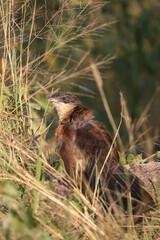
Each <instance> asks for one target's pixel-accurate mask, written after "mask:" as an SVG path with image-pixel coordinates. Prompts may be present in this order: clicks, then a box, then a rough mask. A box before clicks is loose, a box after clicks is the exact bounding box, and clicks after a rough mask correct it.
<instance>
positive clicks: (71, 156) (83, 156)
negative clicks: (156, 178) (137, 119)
mask: <svg viewBox="0 0 160 240" xmlns="http://www.w3.org/2000/svg"><path fill="white" fill-rule="evenodd" d="M48 100H49V101H50V102H52V104H53V106H54V108H55V109H56V111H57V114H58V118H59V123H58V127H57V128H56V130H55V136H56V152H57V153H58V154H59V156H60V158H61V159H62V160H63V162H64V166H65V169H66V172H67V173H68V175H69V176H70V177H71V178H72V179H74V180H76V181H77V184H78V186H79V187H80V186H81V185H82V192H83V193H84V194H86V195H87V194H88V197H89V199H90V200H91V201H92V199H93V196H95V194H96V196H97V197H99V199H100V200H101V202H102V205H103V206H104V208H105V209H108V208H109V207H111V208H112V210H113V212H116V210H115V209H118V211H119V213H123V214H124V216H126V215H127V214H128V213H129V194H130V196H131V197H130V199H131V206H132V213H133V216H134V222H135V223H138V222H140V221H142V215H143V213H145V212H147V211H149V210H150V209H151V208H152V207H153V206H154V201H153V198H152V197H151V195H150V194H149V193H148V192H147V191H146V190H145V189H144V187H143V183H142V182H141V181H140V179H139V178H138V177H137V176H136V175H134V174H133V173H131V172H130V171H129V170H127V169H126V168H125V166H122V165H121V164H120V159H119V154H118V151H117V148H116V146H115V144H114V143H113V140H112V138H111V135H110V133H109V131H108V130H107V128H106V127H105V125H104V124H103V123H101V122H99V121H97V120H95V118H94V114H93V110H91V109H89V108H87V107H85V106H83V105H82V103H81V101H80V100H79V98H78V97H77V96H75V95H73V94H71V93H68V92H56V93H54V94H53V95H52V96H51V97H50V98H49V99H48Z"/></svg>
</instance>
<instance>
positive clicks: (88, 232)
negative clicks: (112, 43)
mask: <svg viewBox="0 0 160 240" xmlns="http://www.w3.org/2000/svg"><path fill="white" fill-rule="evenodd" d="M68 4H69V3H68V1H63V3H62V4H61V5H60V7H59V8H58V10H57V11H55V13H54V14H53V15H52V17H51V18H50V19H48V21H46V22H45V24H44V25H42V27H41V28H40V29H38V30H37V29H36V21H37V18H38V17H39V16H40V11H41V9H38V8H37V7H36V1H34V4H33V6H32V3H31V1H23V3H21V2H18V1H17V2H16V3H15V8H14V9H13V6H12V5H11V4H10V1H1V4H0V15H1V22H0V33H1V48H0V56H1V60H0V61H1V64H0V65H1V73H0V219H1V220H0V239H7V240H8V239H16V240H18V239H36V240H39V239H93V240H95V239H124V240H125V239H126V240H129V239H130V240H131V239H145V240H150V239H157V237H158V231H159V225H160V218H159V210H156V211H155V214H153V216H151V217H148V218H145V219H144V222H143V224H141V225H138V226H134V225H133V223H132V221H131V222H130V225H128V226H127V228H126V226H125V224H124V223H123V221H122V220H121V219H119V218H118V217H115V216H113V215H112V213H111V209H109V211H108V212H107V213H106V214H105V215H104V214H103V213H102V211H101V205H100V203H99V201H98V199H97V198H96V197H95V201H94V205H91V204H90V202H89V200H88V199H87V198H86V197H85V196H84V195H83V194H82V193H81V191H80V190H79V189H78V188H76V187H74V184H73V183H72V180H71V179H68V178H66V175H65V170H64V167H63V166H62V165H63V164H61V165H60V166H57V167H56V170H55V168H53V167H52V166H51V165H50V164H49V163H50V162H51V158H52V157H53V158H55V154H54V147H55V138H54V137H53V136H54V133H53V134H52V138H51V139H49V140H48V139H47V134H48V131H49V128H50V126H51V124H50V125H49V124H48V122H51V123H52V120H51V117H52V116H53V114H52V112H53V109H52V108H51V107H50V106H48V102H47V98H48V96H49V95H50V94H51V92H52V91H54V89H53V88H54V87H57V88H58V87H59V86H60V85H59V84H60V83H62V82H66V85H69V84H74V79H75V78H81V77H83V76H85V77H87V78H93V76H92V75H94V72H93V66H94V69H96V71H98V70H97V69H98V67H101V66H102V65H104V64H106V63H108V62H109V61H110V60H112V58H111V59H103V60H101V61H95V63H94V65H90V64H91V62H92V61H91V62H90V61H89V58H88V53H85V55H84V54H82V56H83V57H81V61H79V62H78V61H77V62H76V61H75V62H74V61H72V60H71V59H70V56H68V57H66V55H67V54H68V52H70V49H71V46H74V49H75V50H76V47H77V45H76V41H77V40H79V39H81V40H82V39H85V40H87V38H89V37H90V36H91V35H94V34H95V35H96V34H99V32H98V31H99V30H100V29H101V30H102V29H104V28H105V27H107V26H109V25H110V24H111V23H107V24H102V23H98V21H97V20H95V21H91V23H90V24H88V25H87V20H86V19H88V18H91V19H93V16H94V14H95V12H96V11H97V9H98V8H100V7H101V4H99V3H96V4H97V5H95V6H94V4H92V2H88V3H86V5H83V4H82V5H83V6H81V8H78V7H77V8H74V6H72V8H71V6H70V5H68ZM13 10H14V11H13ZM66 19H67V22H66ZM53 23H54V27H53V26H52V25H53ZM46 35H47V37H46ZM51 36H52V38H51ZM41 38H42V39H45V40H46V42H45V49H44V51H43V52H42V54H40V55H38V56H37V55H36V53H35V52H34V48H35V47H36V44H38V43H37V39H41ZM34 43H35V45H34ZM65 51H66V52H67V53H66V55H65ZM81 51H82V50H81ZM63 53H64V55H63ZM79 54H81V53H79ZM86 60H87V62H88V65H85V64H84V62H85V61H86ZM61 61H62V62H61ZM47 63H48V66H49V67H48V69H49V70H48V72H47V70H46V64H47ZM71 63H72V64H71ZM92 64H93V62H92ZM56 66H57V68H56ZM70 66H72V67H70ZM54 68H56V70H55V71H50V69H54ZM57 69H58V70H57ZM66 69H67V71H66ZM44 76H45V77H44ZM94 78H96V77H95V75H94ZM95 80H96V79H95ZM69 81H70V82H69ZM75 84H76V83H75ZM79 87H81V88H83V90H84V91H85V92H86V91H87V93H86V95H90V93H91V91H89V89H86V88H85V87H82V86H79ZM102 89H103V87H102V86H101V87H99V90H100V93H101V96H102V100H103V103H104V105H105V104H106V103H107V101H106V98H105V96H104V92H103V91H102ZM105 109H108V110H107V114H108V113H109V115H110V119H111V124H112V126H113V129H114V131H115V133H116V135H117V134H119V130H117V128H116V127H115V123H114V120H113V117H112V115H111V113H110V112H109V107H108V104H107V105H105ZM126 109H127V107H125V110H126ZM124 116H126V112H125V113H124V112H123V117H124ZM124 118H125V117H124ZM126 124H127V123H126ZM51 127H52V126H51ZM127 127H128V131H127V132H128V135H129V139H130V143H132V145H133V146H134V147H135V145H134V144H133V142H134V143H135V140H134V139H133V129H132V128H131V125H129V124H128V125H127ZM50 131H53V130H50ZM53 132H54V131H53ZM118 138H119V141H118V142H119V144H120V147H121V152H122V153H123V154H122V158H123V159H124V146H123V144H122V140H121V138H120V136H119V137H118ZM57 179H59V180H60V181H61V182H62V183H63V182H64V179H65V181H67V182H68V185H69V186H71V188H68V186H67V187H64V186H63V185H62V184H61V185H60V184H58V183H57ZM65 184H66V183H65ZM158 201H159V200H158Z"/></svg>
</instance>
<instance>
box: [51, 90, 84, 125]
mask: <svg viewBox="0 0 160 240" xmlns="http://www.w3.org/2000/svg"><path fill="white" fill-rule="evenodd" d="M48 101H50V102H52V104H53V106H54V107H55V108H56V110H57V113H58V117H59V119H60V121H62V120H63V119H65V118H67V117H68V116H69V114H71V112H72V111H73V109H74V108H75V107H76V106H78V105H81V102H80V100H79V99H78V97H76V96H74V95H72V94H70V93H67V92H57V93H55V94H53V95H52V96H51V97H50V98H49V99H48Z"/></svg>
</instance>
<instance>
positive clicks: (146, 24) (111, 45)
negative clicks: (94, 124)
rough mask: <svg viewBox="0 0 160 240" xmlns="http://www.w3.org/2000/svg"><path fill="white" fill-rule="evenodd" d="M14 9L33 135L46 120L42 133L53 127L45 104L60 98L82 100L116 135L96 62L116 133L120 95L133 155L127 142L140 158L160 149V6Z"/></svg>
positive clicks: (55, 4)
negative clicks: (59, 95)
mask: <svg viewBox="0 0 160 240" xmlns="http://www.w3.org/2000/svg"><path fill="white" fill-rule="evenodd" d="M12 7H13V9H14V11H13V12H14V17H13V18H14V23H13V25H14V27H15V29H16V30H15V35H16V40H15V41H13V45H14V46H15V49H16V54H17V55H16V57H18V56H21V53H22V52H21V51H22V50H21V49H20V47H19V42H22V41H23V46H22V47H23V49H24V51H23V64H26V66H27V70H26V72H27V73H26V72H25V74H24V76H25V80H24V81H25V83H26V81H27V87H28V93H29V98H28V100H29V101H30V103H31V105H30V106H31V108H32V117H33V119H34V121H33V132H34V133H36V132H37V131H38V130H37V129H39V126H40V123H41V121H42V117H43V116H44V115H45V121H44V122H43V124H44V123H45V124H44V125H45V127H47V126H48V125H49V123H50V122H51V121H52V120H53V112H54V110H53V108H52V107H51V106H50V107H49V108H48V110H47V113H46V108H47V107H46V106H47V104H48V102H47V98H48V97H49V96H50V95H51V94H52V93H53V92H54V91H55V90H62V91H70V92H73V93H75V94H77V95H78V96H80V99H81V101H82V102H83V104H84V105H86V106H88V107H91V108H92V109H94V112H95V117H96V118H97V119H98V120H100V121H102V122H104V124H105V125H106V126H107V128H108V129H109V130H110V131H111V133H112V135H113V129H112V127H111V124H110V122H109V120H108V117H107V114H106V112H105V109H104V106H103V103H102V99H101V96H100V94H99V91H98V88H97V85H96V82H95V79H94V76H93V73H92V71H91V69H90V64H91V62H94V63H95V64H96V66H97V69H98V71H99V72H100V75H101V77H102V79H103V89H104V92H105V96H106V99H107V101H108V104H109V106H110V109H111V112H112V115H113V118H114V120H115V123H116V125H117V126H118V124H119V121H120V117H121V102H120V91H121V92H122V93H123V97H124V101H125V109H126V111H127V114H128V118H129V126H128V127H127V123H126V119H124V121H123V123H122V126H121V128H120V135H121V138H122V139H123V143H124V145H125V149H128V151H129V152H130V151H131V152H132V149H131V146H129V144H128V139H129V138H130V137H131V136H129V135H130V134H131V135H133V136H132V137H133V138H134V139H132V140H133V142H134V147H133V148H135V145H136V147H137V149H138V151H139V152H144V153H145V154H146V155H147V154H152V153H153V152H154V151H155V149H156V150H158V149H159V139H158V136H159V125H160V123H159V122H160V120H159V118H160V110H159V103H160V94H159V90H160V54H159V53H160V27H159V22H160V14H159V12H160V2H159V0H154V1H153V0H134V1H130V0H121V1H118V0H114V1H111V2H108V1H105V0H104V1H88V0H84V1H79V0H71V1H66V0H50V1H47V0H38V1H33V0H32V1H22V2H20V1H14V4H13V6H12ZM15 22H16V24H15ZM11 26H12V25H11ZM20 29H21V30H20ZM22 29H23V39H22V38H21V35H20V31H22ZM1 55H2V52H1ZM27 64H28V65H27ZM26 66H25V67H26ZM24 97H25V96H24ZM54 117H55V119H56V120H57V117H56V115H55V116H54ZM55 127H56V121H55V122H54V123H53V124H52V126H51V127H50V129H51V130H50V131H48V133H47V134H46V139H47V140H49V139H52V137H53V136H54V129H55ZM135 139H136V140H135ZM130 145H131V142H130Z"/></svg>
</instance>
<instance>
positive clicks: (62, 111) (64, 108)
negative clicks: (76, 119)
mask: <svg viewBox="0 0 160 240" xmlns="http://www.w3.org/2000/svg"><path fill="white" fill-rule="evenodd" d="M55 107H56V110H57V113H58V117H59V120H60V122H62V121H63V120H64V119H65V118H67V117H69V115H70V114H71V113H72V112H73V110H74V108H75V105H74V104H66V103H62V102H61V103H58V104H55Z"/></svg>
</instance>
